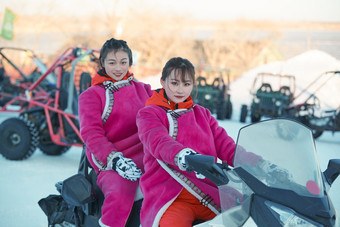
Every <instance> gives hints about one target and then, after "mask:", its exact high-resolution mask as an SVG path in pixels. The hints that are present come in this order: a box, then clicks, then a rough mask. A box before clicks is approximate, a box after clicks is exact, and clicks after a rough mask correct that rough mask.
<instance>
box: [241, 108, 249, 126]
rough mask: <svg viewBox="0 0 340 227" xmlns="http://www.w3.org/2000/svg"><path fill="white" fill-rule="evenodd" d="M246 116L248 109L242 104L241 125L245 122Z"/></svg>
mask: <svg viewBox="0 0 340 227" xmlns="http://www.w3.org/2000/svg"><path fill="white" fill-rule="evenodd" d="M247 114H248V107H247V105H244V104H243V105H242V106H241V116H240V122H242V123H244V122H246V118H247Z"/></svg>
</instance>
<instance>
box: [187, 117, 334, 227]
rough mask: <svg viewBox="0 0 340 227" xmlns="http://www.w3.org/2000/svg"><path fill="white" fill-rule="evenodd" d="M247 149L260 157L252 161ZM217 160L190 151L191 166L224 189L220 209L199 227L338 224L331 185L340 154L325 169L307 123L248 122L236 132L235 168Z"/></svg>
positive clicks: (282, 120) (280, 120)
mask: <svg viewBox="0 0 340 227" xmlns="http://www.w3.org/2000/svg"><path fill="white" fill-rule="evenodd" d="M247 152H251V153H252V154H256V155H258V156H259V157H261V158H262V159H261V161H259V162H258V164H250V163H249V162H248V161H247ZM215 161H216V160H215V158H214V157H212V156H204V155H190V156H186V162H187V164H188V166H189V168H190V169H191V170H194V171H196V172H198V173H201V174H203V175H205V176H206V177H207V178H208V179H210V180H212V181H213V182H214V183H215V184H216V185H217V186H218V189H219V193H220V200H221V206H222V207H221V208H222V213H221V214H220V215H218V216H217V217H216V218H214V219H213V220H211V221H209V222H207V223H203V224H200V225H198V226H199V227H208V226H228V227H229V226H231V227H234V226H254V225H253V223H255V224H256V226H274V227H275V226H316V227H321V226H339V224H340V223H339V220H338V219H337V215H336V212H335V210H334V207H333V204H332V202H331V200H330V198H329V197H328V190H329V188H330V186H331V185H332V183H333V182H334V181H335V180H336V178H337V177H338V175H339V173H340V159H332V160H330V161H329V164H328V167H327V169H326V170H325V171H324V172H321V170H320V167H319V165H318V161H317V157H316V151H315V146H314V141H313V136H312V132H311V130H310V129H309V128H307V127H306V126H305V125H303V124H301V123H299V122H296V121H293V120H288V119H271V120H266V121H262V122H258V123H255V124H252V125H249V126H245V127H243V128H241V129H240V131H239V134H238V139H237V147H236V151H235V156H234V163H233V164H234V167H233V168H232V167H229V166H227V165H226V164H218V163H215ZM264 166H267V168H266V167H264ZM301 167H302V168H301ZM250 224H252V225H250Z"/></svg>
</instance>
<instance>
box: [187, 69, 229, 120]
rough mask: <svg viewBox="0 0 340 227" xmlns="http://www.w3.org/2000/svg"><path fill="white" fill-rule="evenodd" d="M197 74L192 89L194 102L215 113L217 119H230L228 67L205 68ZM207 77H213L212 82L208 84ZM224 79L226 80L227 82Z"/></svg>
mask: <svg viewBox="0 0 340 227" xmlns="http://www.w3.org/2000/svg"><path fill="white" fill-rule="evenodd" d="M203 74H206V75H205V76H202V75H203ZM199 75H200V76H199V77H198V78H197V86H196V87H194V89H193V91H192V97H194V99H195V103H197V104H199V105H201V106H204V107H205V108H207V109H209V110H210V112H211V113H213V114H214V113H216V117H217V119H219V120H224V119H230V118H231V115H232V110H233V107H232V103H231V100H230V94H229V82H230V80H229V69H213V68H211V69H210V68H206V69H205V70H200V71H199ZM207 78H213V82H212V83H211V84H209V83H208V82H207ZM224 79H227V80H228V81H227V83H225V82H224Z"/></svg>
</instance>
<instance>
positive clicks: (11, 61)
mask: <svg viewBox="0 0 340 227" xmlns="http://www.w3.org/2000/svg"><path fill="white" fill-rule="evenodd" d="M46 71H47V67H46V65H45V64H44V63H43V62H42V60H41V59H39V58H38V57H37V56H36V54H35V53H34V52H33V51H32V50H28V49H23V48H15V47H1V48H0V109H1V111H3V110H7V111H13V112H19V110H18V108H16V109H13V110H12V109H11V108H10V107H11V105H16V106H17V107H18V106H19V109H22V105H23V103H22V102H21V103H20V102H18V101H16V103H8V102H9V101H10V100H12V99H13V98H14V97H15V96H19V95H24V94H25V90H27V89H28V88H29V86H30V85H32V84H33V82H35V81H36V80H37V79H38V78H39V77H40V76H41V75H42V74H44V73H45V72H46ZM56 82H57V81H56V77H55V76H54V75H52V73H51V74H50V75H48V76H47V77H46V80H45V81H44V83H41V84H40V87H44V89H47V90H48V89H49V85H54V86H55V84H56ZM6 104H8V105H7V106H6V107H4V106H5V105H6Z"/></svg>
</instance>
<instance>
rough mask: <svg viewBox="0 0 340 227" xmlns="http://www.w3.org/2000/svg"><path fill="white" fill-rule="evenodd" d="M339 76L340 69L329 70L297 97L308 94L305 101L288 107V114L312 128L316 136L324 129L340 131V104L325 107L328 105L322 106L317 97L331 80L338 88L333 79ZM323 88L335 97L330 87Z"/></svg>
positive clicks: (330, 95)
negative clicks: (328, 107) (329, 107)
mask: <svg viewBox="0 0 340 227" xmlns="http://www.w3.org/2000/svg"><path fill="white" fill-rule="evenodd" d="M337 76H340V71H329V72H325V73H323V74H321V75H320V76H318V77H317V78H316V79H315V80H314V81H312V82H311V83H310V84H309V85H308V86H307V87H306V88H305V89H304V90H302V91H301V93H299V94H298V95H297V96H296V98H295V99H297V98H299V97H302V95H303V94H307V98H306V99H305V101H303V102H302V103H300V104H296V105H291V106H289V107H288V108H287V115H288V116H289V117H291V118H293V119H296V120H298V121H300V122H302V123H303V124H305V125H306V126H308V127H309V128H311V129H312V131H313V136H314V138H318V137H320V136H321V135H322V133H323V132H324V131H332V132H333V133H334V132H338V131H340V105H339V106H337V107H335V108H334V107H333V108H331V109H325V108H327V107H321V101H320V100H319V98H318V97H317V93H318V92H319V91H321V89H322V88H325V85H326V84H330V82H333V84H334V86H335V88H336V89H338V88H337V87H336V84H335V83H334V80H332V79H339V78H336V77H337ZM322 90H323V91H326V90H327V93H328V95H329V97H334V95H333V94H331V91H329V90H328V89H322Z"/></svg>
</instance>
